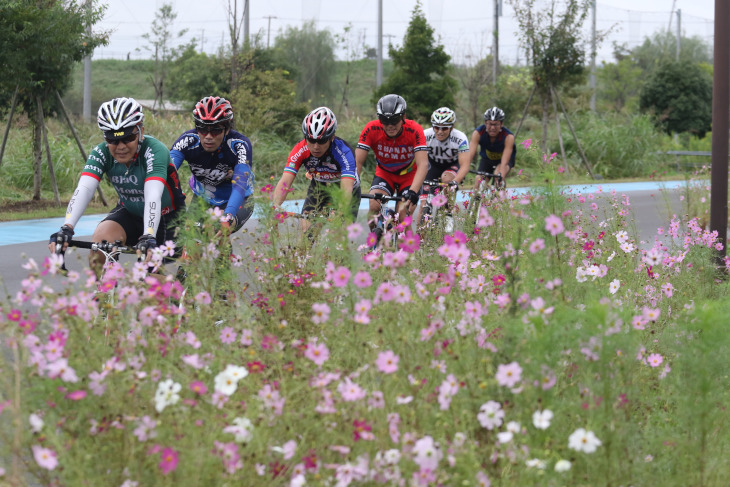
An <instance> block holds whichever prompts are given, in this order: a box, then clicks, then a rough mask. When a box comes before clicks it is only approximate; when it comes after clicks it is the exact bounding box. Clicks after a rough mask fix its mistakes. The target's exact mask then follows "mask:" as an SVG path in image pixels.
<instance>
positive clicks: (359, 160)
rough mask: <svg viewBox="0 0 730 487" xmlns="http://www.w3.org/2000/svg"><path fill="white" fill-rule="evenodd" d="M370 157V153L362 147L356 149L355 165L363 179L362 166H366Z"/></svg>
mask: <svg viewBox="0 0 730 487" xmlns="http://www.w3.org/2000/svg"><path fill="white" fill-rule="evenodd" d="M367 157H368V151H367V150H365V149H362V148H361V147H356V148H355V164H356V165H357V175H358V177H362V166H363V165H364V164H365V159H367Z"/></svg>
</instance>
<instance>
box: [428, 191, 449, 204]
mask: <svg viewBox="0 0 730 487" xmlns="http://www.w3.org/2000/svg"><path fill="white" fill-rule="evenodd" d="M448 202H449V200H448V198H446V195H445V194H443V193H439V194H437V195H436V196H434V197H433V199H431V204H432V205H433V207H434V208H441V207H442V206H444V205H445V204H446V203H448Z"/></svg>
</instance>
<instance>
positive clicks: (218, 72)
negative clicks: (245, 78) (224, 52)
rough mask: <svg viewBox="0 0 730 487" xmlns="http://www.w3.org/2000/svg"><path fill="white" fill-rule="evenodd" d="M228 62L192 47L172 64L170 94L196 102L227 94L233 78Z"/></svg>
mask: <svg viewBox="0 0 730 487" xmlns="http://www.w3.org/2000/svg"><path fill="white" fill-rule="evenodd" d="M226 62H227V60H225V59H221V58H220V57H218V56H209V55H207V54H205V53H200V52H197V51H196V50H195V48H193V47H192V46H189V47H188V48H187V49H186V50H185V52H183V53H182V54H181V55H180V57H179V58H177V59H175V61H173V63H172V65H171V67H170V76H169V78H170V82H169V83H168V85H167V86H168V94H169V97H170V98H172V99H174V100H180V101H188V102H191V103H194V102H196V101H198V100H200V99H201V98H203V97H204V96H209V95H216V96H227V94H228V93H230V91H231V85H230V82H231V77H230V74H229V73H226V71H225V64H226Z"/></svg>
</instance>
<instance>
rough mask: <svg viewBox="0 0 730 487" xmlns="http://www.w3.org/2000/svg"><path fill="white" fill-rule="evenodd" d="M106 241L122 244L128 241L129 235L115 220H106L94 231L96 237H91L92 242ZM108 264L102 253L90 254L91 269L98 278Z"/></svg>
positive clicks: (94, 252) (91, 252) (93, 252)
mask: <svg viewBox="0 0 730 487" xmlns="http://www.w3.org/2000/svg"><path fill="white" fill-rule="evenodd" d="M104 240H106V241H107V242H116V241H117V240H119V241H120V242H121V243H122V244H125V243H126V241H127V234H126V232H125V231H124V228H123V227H122V225H120V224H119V223H117V222H116V221H113V220H104V221H102V222H101V223H99V225H98V226H97V227H96V229H95V230H94V235H92V237H91V241H92V242H101V241H104ZM105 263H106V257H105V256H104V254H102V253H101V252H96V251H93V250H92V251H90V252H89V267H91V269H92V270H93V271H94V272H95V273H96V275H97V277H98V276H100V275H101V272H102V270H103V268H104V264H105Z"/></svg>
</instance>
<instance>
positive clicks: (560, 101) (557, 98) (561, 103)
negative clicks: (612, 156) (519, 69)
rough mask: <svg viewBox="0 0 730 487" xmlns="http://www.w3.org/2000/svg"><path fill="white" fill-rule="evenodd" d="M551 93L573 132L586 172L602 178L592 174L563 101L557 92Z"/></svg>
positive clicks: (598, 176)
mask: <svg viewBox="0 0 730 487" xmlns="http://www.w3.org/2000/svg"><path fill="white" fill-rule="evenodd" d="M553 95H554V96H555V99H556V100H558V103H559V104H560V109H561V110H562V111H563V115H564V116H565V121H566V122H568V128H569V129H570V133H571V134H573V139H574V140H575V145H577V146H578V152H580V156H581V158H583V164H585V166H586V169H588V174H590V175H591V177H592V178H593V179H603V176H601V175H600V174H593V168H592V167H591V163H590V162H588V158H587V157H586V154H585V152H583V147H582V146H581V145H580V141H579V140H578V136H577V135H575V130H573V124H572V123H570V117H568V112H566V111H565V106H563V101H562V100H561V99H560V97H559V96H558V94H557V92H553Z"/></svg>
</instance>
